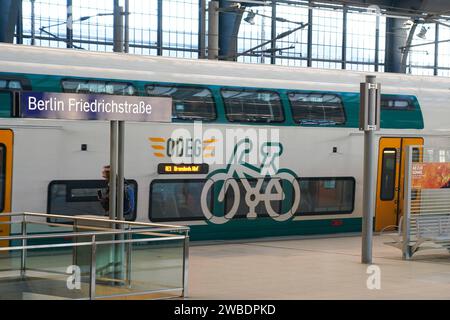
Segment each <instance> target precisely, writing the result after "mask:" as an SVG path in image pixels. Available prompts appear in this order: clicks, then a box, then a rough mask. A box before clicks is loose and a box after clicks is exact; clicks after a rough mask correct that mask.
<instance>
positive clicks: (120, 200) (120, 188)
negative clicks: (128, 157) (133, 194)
mask: <svg viewBox="0 0 450 320" xmlns="http://www.w3.org/2000/svg"><path fill="white" fill-rule="evenodd" d="M117 122H118V126H119V127H118V154H117V180H118V181H117V220H124V213H123V205H124V167H125V166H124V162H125V161H124V158H125V155H124V151H125V150H124V149H125V121H117Z"/></svg>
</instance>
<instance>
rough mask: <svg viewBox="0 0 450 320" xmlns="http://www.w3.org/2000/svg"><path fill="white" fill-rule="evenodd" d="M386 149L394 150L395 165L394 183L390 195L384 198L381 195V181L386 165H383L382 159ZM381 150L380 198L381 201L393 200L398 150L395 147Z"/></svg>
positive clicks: (396, 176)
mask: <svg viewBox="0 0 450 320" xmlns="http://www.w3.org/2000/svg"><path fill="white" fill-rule="evenodd" d="M386 151H390V152H392V151H393V152H394V155H395V156H394V162H395V167H394V179H393V181H394V183H393V185H392V186H393V188H392V197H389V198H385V197H383V195H384V194H383V184H384V182H383V177H384V174H385V170H386V166H385V165H384V164H385V161H384V159H385V155H386ZM382 152H383V155H382V157H381V181H380V200H381V201H393V200H394V199H395V189H396V187H395V183H396V181H397V178H398V174H397V157H398V150H397V149H395V148H384V149H383V150H382Z"/></svg>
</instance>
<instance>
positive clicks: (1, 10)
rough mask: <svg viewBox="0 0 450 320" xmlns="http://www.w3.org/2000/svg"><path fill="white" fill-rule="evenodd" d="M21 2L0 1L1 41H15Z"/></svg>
mask: <svg viewBox="0 0 450 320" xmlns="http://www.w3.org/2000/svg"><path fill="white" fill-rule="evenodd" d="M19 4H20V1H19V0H1V1H0V42H7V43H14V31H15V28H16V23H17V16H18V14H19Z"/></svg>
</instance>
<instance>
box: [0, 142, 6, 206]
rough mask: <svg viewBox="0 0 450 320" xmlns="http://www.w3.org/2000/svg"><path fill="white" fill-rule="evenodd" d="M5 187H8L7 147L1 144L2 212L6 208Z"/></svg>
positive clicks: (0, 204)
mask: <svg viewBox="0 0 450 320" xmlns="http://www.w3.org/2000/svg"><path fill="white" fill-rule="evenodd" d="M5 186H6V147H5V145H4V144H0V212H3V209H4V207H5Z"/></svg>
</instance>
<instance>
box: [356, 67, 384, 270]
mask: <svg viewBox="0 0 450 320" xmlns="http://www.w3.org/2000/svg"><path fill="white" fill-rule="evenodd" d="M375 81H376V77H375V76H367V77H366V82H365V83H362V84H361V102H360V105H361V106H360V108H361V110H360V130H361V131H362V130H364V186H363V188H364V189H363V217H362V254H361V262H362V263H366V264H371V263H372V240H373V219H374V216H375V200H376V177H377V175H376V159H377V152H376V138H375V131H376V130H378V129H379V126H380V101H381V95H380V94H381V86H380V85H379V84H377V83H376V82H375Z"/></svg>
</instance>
